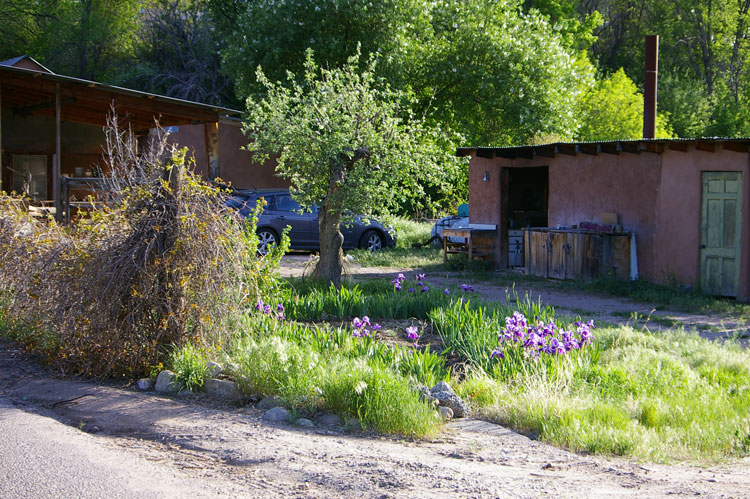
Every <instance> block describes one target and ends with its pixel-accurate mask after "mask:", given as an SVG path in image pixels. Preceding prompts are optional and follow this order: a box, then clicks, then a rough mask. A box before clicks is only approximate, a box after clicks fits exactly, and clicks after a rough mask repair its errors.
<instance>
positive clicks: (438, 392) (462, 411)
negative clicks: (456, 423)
mask: <svg viewBox="0 0 750 499" xmlns="http://www.w3.org/2000/svg"><path fill="white" fill-rule="evenodd" d="M430 395H431V396H432V397H434V398H436V399H437V400H438V403H439V404H440V406H441V407H450V408H451V410H452V411H453V417H455V418H463V417H465V416H467V415H468V414H469V405H468V404H467V403H466V402H464V401H463V400H461V397H459V396H458V395H456V393H455V392H454V391H453V388H451V387H450V385H449V384H448V383H446V382H445V381H441V382H440V383H438V384H437V385H435V386H433V387H432V390H430Z"/></svg>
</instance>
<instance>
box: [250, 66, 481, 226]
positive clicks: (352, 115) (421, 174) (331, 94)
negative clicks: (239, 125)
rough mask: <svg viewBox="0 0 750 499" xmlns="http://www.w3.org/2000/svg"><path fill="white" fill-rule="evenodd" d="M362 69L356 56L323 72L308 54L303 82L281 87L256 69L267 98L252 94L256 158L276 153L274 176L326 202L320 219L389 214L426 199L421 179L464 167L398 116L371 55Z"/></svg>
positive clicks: (303, 198)
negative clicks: (345, 212)
mask: <svg viewBox="0 0 750 499" xmlns="http://www.w3.org/2000/svg"><path fill="white" fill-rule="evenodd" d="M359 66H360V59H359V54H357V55H355V56H353V57H350V58H349V59H348V62H347V63H346V65H344V67H343V68H341V69H321V68H318V66H317V65H316V64H315V62H314V61H313V58H312V53H308V57H307V60H306V63H305V73H304V80H303V82H302V83H299V82H296V81H294V80H292V79H291V78H292V76H293V75H290V80H289V81H288V84H289V85H290V87H284V86H282V85H281V84H278V83H272V82H271V80H269V79H268V78H267V77H266V76H265V74H264V73H263V71H261V70H260V69H259V70H258V72H257V78H258V81H259V82H260V83H261V84H262V85H263V86H264V88H265V92H266V95H265V97H264V98H263V99H262V100H260V101H257V100H255V99H254V98H252V97H250V98H248V102H247V110H248V123H247V125H246V127H245V132H246V133H247V135H248V137H249V139H250V144H249V145H248V149H249V150H251V151H253V152H255V153H257V155H256V157H255V159H256V161H263V160H265V159H267V158H268V157H269V154H278V160H277V163H278V164H277V167H276V173H277V174H278V175H280V176H282V177H285V178H287V179H289V180H290V181H291V183H292V189H293V192H294V196H295V198H296V199H297V200H299V201H300V203H301V204H303V205H307V206H309V205H312V204H315V203H319V202H320V200H321V199H325V202H324V203H323V206H321V213H322V214H321V216H325V213H330V214H331V215H333V214H339V216H340V214H341V212H343V210H344V209H346V210H350V211H351V212H355V213H362V214H364V215H374V214H387V213H388V212H389V210H393V209H394V208H397V207H398V206H399V205H400V204H401V203H402V202H403V201H404V199H407V198H413V199H419V198H421V197H422V196H423V195H424V190H423V185H424V182H423V180H424V179H428V178H432V179H434V180H435V181H436V182H447V181H448V179H450V178H452V176H451V175H450V171H452V170H455V169H461V168H465V163H466V162H465V161H464V160H459V159H457V158H455V157H452V155H449V154H447V153H445V152H444V151H443V150H441V149H440V148H439V147H438V144H437V142H438V136H439V134H438V132H437V131H435V130H431V129H428V128H425V127H424V126H422V125H421V124H420V123H419V122H418V121H416V120H410V121H409V122H402V121H401V119H400V118H399V115H400V113H401V112H402V109H401V106H400V102H399V98H398V95H397V94H396V93H394V92H392V91H390V90H388V89H383V88H381V87H380V86H379V84H378V80H377V77H376V74H375V68H376V63H375V60H374V59H371V60H370V62H369V63H368V64H367V65H366V68H365V69H364V70H362V71H360V69H359ZM357 151H360V154H359V155H358V154H357ZM420 179H422V182H420ZM433 183H434V182H433ZM396 189H397V190H398V192H399V195H398V196H394V195H393V193H394V190H396ZM423 201H424V202H425V203H427V204H428V203H429V200H423Z"/></svg>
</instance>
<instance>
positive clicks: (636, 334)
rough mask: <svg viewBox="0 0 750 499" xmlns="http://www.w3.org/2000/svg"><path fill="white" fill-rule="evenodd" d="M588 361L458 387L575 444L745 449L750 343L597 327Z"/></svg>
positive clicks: (648, 451)
mask: <svg viewBox="0 0 750 499" xmlns="http://www.w3.org/2000/svg"><path fill="white" fill-rule="evenodd" d="M597 342H598V347H599V348H600V350H601V355H600V357H599V359H598V362H595V363H574V362H569V363H563V364H560V365H559V366H558V367H559V369H558V371H557V372H556V373H555V376H549V375H548V373H545V372H539V371H537V372H533V373H530V374H529V375H527V376H523V377H520V378H517V379H516V380H515V381H514V382H513V383H498V382H496V381H493V380H492V379H491V378H490V377H489V376H487V375H486V374H475V375H473V376H472V377H471V378H470V379H467V380H466V381H464V382H463V383H462V384H461V385H460V386H459V387H458V391H459V393H460V394H462V395H464V396H466V397H468V398H470V399H471V400H473V401H474V403H475V404H476V405H478V406H481V407H483V408H484V409H483V411H484V413H485V414H486V415H487V416H489V417H491V418H492V419H495V420H498V421H500V422H502V423H503V424H507V425H510V426H511V427H513V428H516V429H518V430H520V431H524V432H528V433H532V434H535V435H538V436H539V438H540V439H542V440H544V441H547V442H550V443H554V444H556V445H561V446H565V447H568V448H570V449H572V450H576V451H586V452H591V453H601V454H616V455H630V456H635V457H638V458H641V459H647V460H651V461H673V460H706V459H708V460H714V461H716V460H722V459H726V458H731V457H740V456H746V455H748V453H750V353H748V352H747V351H746V350H743V349H741V348H740V347H738V346H737V345H728V346H725V345H719V344H716V343H711V342H709V341H707V340H704V339H702V338H700V337H699V336H698V335H697V334H695V333H689V332H685V331H682V330H674V331H670V332H667V333H654V334H650V333H648V332H644V331H637V330H634V329H632V328H629V327H624V326H622V327H618V328H607V329H604V330H599V331H598V340H597Z"/></svg>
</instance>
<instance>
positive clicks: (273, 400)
mask: <svg viewBox="0 0 750 499" xmlns="http://www.w3.org/2000/svg"><path fill="white" fill-rule="evenodd" d="M284 405H285V404H284V400H283V399H282V398H281V397H277V396H276V395H270V396H268V397H264V398H263V400H261V401H260V403H259V404H258V409H262V410H267V409H273V408H274V407H279V406H284Z"/></svg>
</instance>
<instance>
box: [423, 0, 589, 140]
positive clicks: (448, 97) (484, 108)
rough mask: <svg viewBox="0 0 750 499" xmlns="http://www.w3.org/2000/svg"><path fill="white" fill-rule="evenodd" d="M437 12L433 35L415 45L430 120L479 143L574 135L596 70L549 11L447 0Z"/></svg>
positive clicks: (507, 0)
mask: <svg viewBox="0 0 750 499" xmlns="http://www.w3.org/2000/svg"><path fill="white" fill-rule="evenodd" d="M431 14H432V25H433V32H434V36H433V38H432V39H431V40H430V42H429V43H425V44H422V45H421V46H420V47H419V48H418V49H417V48H416V47H415V55H416V57H415V58H414V59H415V62H414V64H413V67H415V68H416V71H415V76H413V77H411V78H410V80H411V87H412V88H413V90H414V92H415V94H416V95H417V97H418V99H419V103H420V107H419V108H418V109H419V111H421V112H423V113H425V115H426V116H427V118H428V120H429V121H430V122H431V123H440V124H442V125H443V126H446V127H449V128H450V129H452V130H455V131H456V132H458V133H460V134H462V135H463V136H464V141H465V142H468V143H470V144H473V145H487V144H493V145H513V144H523V143H527V142H529V141H530V140H531V139H532V138H533V137H535V136H538V135H542V134H557V135H560V136H564V137H568V138H569V137H572V136H573V133H574V132H575V130H576V128H577V127H578V117H577V115H576V113H575V108H576V107H577V103H578V99H579V98H580V95H581V93H582V92H583V91H584V90H585V89H587V88H588V87H589V86H590V85H591V83H592V82H593V68H592V66H591V64H590V63H589V61H588V60H587V59H585V58H581V57H580V54H578V53H577V51H574V50H572V49H570V48H568V47H566V45H565V43H564V40H563V39H562V37H561V36H560V34H559V33H557V32H556V31H555V30H554V29H553V28H552V27H551V26H550V24H549V23H548V22H547V20H546V19H545V18H544V16H542V15H541V14H539V12H537V11H535V10H532V11H531V12H529V13H528V14H524V13H523V12H522V11H521V10H520V5H519V4H518V2H516V1H515V0H503V1H499V2H498V1H489V0H447V1H444V2H436V3H435V6H434V8H433V10H432V12H431ZM415 45H416V44H415Z"/></svg>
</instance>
